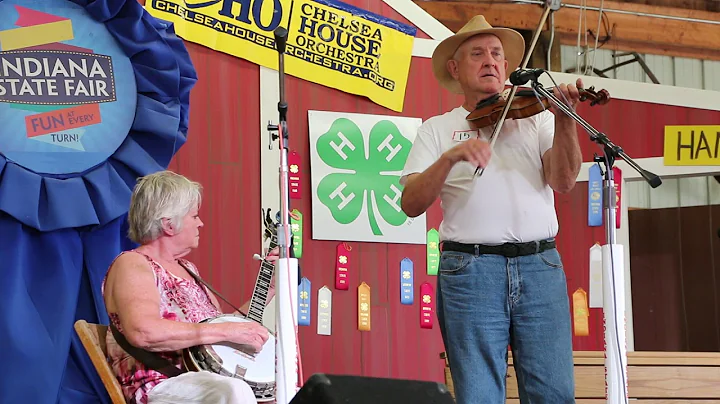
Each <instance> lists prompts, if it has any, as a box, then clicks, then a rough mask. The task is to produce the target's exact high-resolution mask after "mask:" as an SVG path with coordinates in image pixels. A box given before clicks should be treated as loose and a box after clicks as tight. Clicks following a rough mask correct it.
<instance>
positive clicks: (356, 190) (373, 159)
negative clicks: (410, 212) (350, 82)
mask: <svg viewBox="0 0 720 404" xmlns="http://www.w3.org/2000/svg"><path fill="white" fill-rule="evenodd" d="M308 124H309V132H310V172H311V178H312V238H313V239H316V240H338V241H368V242H378V243H407V244H425V234H426V232H427V229H426V221H425V214H423V215H421V216H418V217H416V218H408V217H407V216H406V215H405V213H404V212H403V211H402V210H401V209H400V197H401V194H402V189H403V187H402V186H401V185H400V182H399V181H400V174H401V173H402V170H403V168H404V166H405V160H406V159H407V156H408V154H409V153H410V148H411V147H412V142H413V141H414V140H415V135H416V133H417V129H418V128H419V127H420V125H421V124H422V120H421V119H420V118H403V117H395V116H383V115H364V114H353V113H345V112H324V111H308Z"/></svg>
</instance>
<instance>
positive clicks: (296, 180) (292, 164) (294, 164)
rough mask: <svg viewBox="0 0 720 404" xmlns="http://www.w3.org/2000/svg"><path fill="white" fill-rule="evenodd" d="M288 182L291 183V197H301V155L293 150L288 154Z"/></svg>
mask: <svg viewBox="0 0 720 404" xmlns="http://www.w3.org/2000/svg"><path fill="white" fill-rule="evenodd" d="M288 170H289V171H290V173H289V174H288V183H289V184H290V199H300V197H301V196H302V187H301V178H302V172H301V171H302V170H300V155H299V154H298V153H297V152H296V151H293V152H291V153H290V155H289V156H288Z"/></svg>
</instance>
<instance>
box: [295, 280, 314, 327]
mask: <svg viewBox="0 0 720 404" xmlns="http://www.w3.org/2000/svg"><path fill="white" fill-rule="evenodd" d="M310 286H311V285H310V280H309V279H308V278H306V277H303V278H302V280H301V281H300V286H299V287H298V325H310V289H311V288H310Z"/></svg>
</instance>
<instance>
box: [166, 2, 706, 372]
mask: <svg viewBox="0 0 720 404" xmlns="http://www.w3.org/2000/svg"><path fill="white" fill-rule="evenodd" d="M349 3H351V4H353V5H356V6H358V7H361V8H364V9H366V10H370V11H373V12H376V13H379V14H382V15H385V16H388V17H390V18H394V19H397V20H400V21H403V22H407V21H406V20H405V19H404V18H402V17H401V16H400V15H399V14H397V13H396V12H395V11H394V10H392V9H391V8H390V7H389V6H387V5H385V4H384V3H383V2H381V1H378V0H365V1H361V0H354V1H349ZM418 37H423V38H427V35H425V34H424V33H422V32H418ZM186 44H187V47H188V49H189V51H190V54H191V57H192V60H193V63H194V64H195V68H196V69H197V73H198V82H197V84H196V86H195V88H194V90H193V92H192V96H191V105H190V131H189V135H188V141H187V143H186V144H185V145H184V146H183V147H182V148H181V149H180V151H179V152H178V154H177V155H176V157H175V158H174V159H173V161H172V163H171V165H170V167H169V168H170V169H171V170H175V171H178V172H180V173H182V174H184V175H186V176H188V177H190V178H191V179H194V180H196V181H199V182H201V183H202V185H203V186H204V189H205V193H204V202H203V207H202V210H201V217H202V219H203V220H204V222H205V229H204V230H203V232H202V236H201V238H202V240H201V243H200V248H198V249H197V250H196V251H194V252H193V253H192V255H191V256H190V258H191V259H192V260H194V261H195V262H196V263H197V264H198V266H199V268H200V271H201V272H202V274H203V275H204V276H205V277H206V278H208V279H209V281H210V282H212V284H214V285H216V286H217V288H218V289H219V290H220V292H221V293H223V294H224V295H225V296H226V297H228V298H229V299H230V300H231V301H233V302H235V304H241V303H243V302H245V301H246V300H247V299H248V298H249V296H250V294H251V292H252V289H253V286H254V283H255V280H256V276H257V270H258V262H257V261H254V260H253V259H252V256H253V254H255V253H259V252H260V249H261V239H260V236H261V234H262V229H261V228H260V225H259V220H258V215H260V211H261V206H260V186H261V179H260V178H261V173H260V154H259V150H260V147H261V142H262V145H263V146H265V145H266V142H267V140H266V139H267V133H266V131H265V128H261V127H260V123H259V121H260V111H259V102H258V100H259V97H260V91H261V90H262V89H261V88H260V83H259V67H258V66H257V65H254V64H252V63H249V62H247V61H245V60H241V59H238V58H235V57H232V56H229V55H225V54H222V53H219V52H215V51H212V50H210V49H208V48H205V47H202V46H199V45H196V44H192V43H187V42H186ZM286 91H287V93H286V96H287V101H288V104H289V113H288V121H289V125H290V131H291V132H290V134H291V138H290V148H291V150H296V151H298V152H299V153H300V155H301V157H302V159H303V169H304V170H305V172H306V173H308V176H306V178H305V179H306V183H305V184H306V185H305V186H304V189H303V192H304V194H303V195H302V199H300V200H292V208H297V209H299V210H300V211H301V212H302V213H303V215H304V217H303V219H304V221H305V223H306V227H305V231H304V239H303V256H302V258H301V259H300V260H299V262H300V265H301V268H302V272H303V276H306V277H308V278H309V279H310V281H311V282H312V307H311V312H312V322H311V325H310V326H308V327H299V328H300V331H299V332H300V347H301V353H302V361H303V371H304V376H305V378H307V377H309V376H310V375H312V374H313V373H317V372H325V373H342V374H354V375H365V376H376V377H393V378H407V379H418V380H433V381H444V380H443V362H442V360H440V359H439V357H438V354H439V353H440V352H441V351H443V350H444V348H443V346H442V341H441V338H440V333H439V328H438V327H437V322H436V321H437V319H434V320H435V324H434V328H433V329H431V330H424V329H421V328H420V327H419V307H418V304H417V293H419V285H420V284H421V283H423V282H425V281H428V282H430V283H431V284H432V285H433V287H435V277H432V276H428V275H426V274H425V270H424V269H425V266H426V262H425V254H426V253H425V247H424V246H417V245H401V244H378V243H357V242H352V243H349V244H350V245H351V247H352V257H353V261H352V263H351V267H350V284H351V288H350V290H348V291H339V290H335V288H334V287H333V285H334V262H335V251H336V246H337V243H338V242H331V241H318V240H312V238H311V237H312V235H311V231H310V219H311V218H310V214H311V198H310V193H309V192H310V188H311V187H310V186H309V171H310V156H309V142H308V126H307V125H308V123H307V111H308V110H325V111H339V112H354V113H368V114H385V115H403V116H411V117H420V118H422V119H423V120H424V119H427V118H429V117H431V116H433V115H436V114H439V113H443V112H445V111H447V110H449V109H451V108H454V107H455V106H457V105H459V103H460V99H459V98H458V97H457V96H454V95H451V94H449V93H448V92H447V91H444V90H441V89H440V88H439V86H438V85H437V84H436V82H435V80H434V78H433V75H432V71H431V66H430V59H426V58H417V57H414V58H413V60H412V64H411V67H410V74H409V82H408V86H407V92H406V97H405V109H404V111H403V113H402V114H398V113H395V112H393V111H390V110H387V109H385V108H383V107H381V106H378V105H376V104H374V103H372V102H370V101H369V100H367V99H366V98H363V97H358V96H354V95H350V94H347V93H343V92H341V91H337V90H334V89H330V88H327V87H323V86H320V85H317V84H313V83H310V82H306V81H303V80H299V79H296V78H294V77H287V89H286ZM579 112H580V114H581V115H582V116H583V117H585V119H586V120H588V121H589V122H590V123H591V124H592V125H594V126H595V127H596V128H598V129H600V130H603V131H605V132H606V133H607V134H608V135H609V136H610V137H611V138H612V139H613V140H615V141H616V142H617V143H618V144H621V145H622V146H623V147H624V148H625V150H626V152H628V153H629V154H630V155H631V156H633V157H634V158H640V157H654V156H661V155H662V143H663V135H662V134H663V127H664V125H670V124H712V123H717V122H718V120H720V116H719V115H720V112H717V111H701V110H696V109H691V108H682V107H670V106H661V105H655V104H646V103H640V102H634V101H625V100H613V101H612V102H611V103H610V104H609V105H607V106H603V107H593V108H590V107H589V106H587V105H583V106H581V107H580V108H579ZM580 136H581V140H582V141H581V146H582V148H583V157H584V161H591V160H592V156H593V153H594V152H599V151H600V149H599V148H598V147H597V146H596V145H594V144H591V143H590V141H589V140H588V139H587V135H586V134H585V132H584V131H582V130H581V131H580ZM557 211H558V215H559V221H560V228H561V230H560V234H559V236H558V242H559V250H560V253H561V254H562V256H563V259H564V263H565V267H566V272H567V279H568V291H569V293H572V292H573V291H574V290H575V289H576V288H578V287H583V288H584V289H585V290H586V291H587V290H588V259H589V258H588V249H589V247H590V246H591V245H592V244H593V243H595V242H596V241H597V242H600V243H601V244H602V243H603V240H604V231H603V228H602V227H598V228H590V227H588V226H587V225H586V223H587V213H586V212H587V183H579V184H578V185H577V186H576V188H575V189H574V190H573V191H572V192H570V193H569V194H567V195H558V196H557ZM427 220H428V228H430V227H434V228H437V227H438V225H439V223H440V220H441V211H440V209H439V203H436V204H435V205H433V206H432V208H431V209H430V210H429V211H428V214H427ZM405 257H408V258H410V259H412V260H413V262H414V265H415V286H416V287H415V289H416V303H415V304H414V305H412V306H406V305H401V304H400V298H399V277H398V276H397V275H398V271H399V265H400V261H401V260H402V259H403V258H405ZM363 281H364V282H366V283H367V284H368V285H370V287H371V298H372V311H371V319H372V330H371V331H370V332H360V331H358V330H357V286H358V285H359V284H360V283H361V282H363ZM323 285H327V286H328V287H329V288H330V289H331V290H332V291H333V315H332V335H331V336H320V335H317V333H316V329H317V322H316V320H317V319H316V317H317V290H318V289H319V288H320V287H322V286H323ZM228 309H229V307H228ZM602 332H603V327H602V312H601V310H600V309H591V313H590V336H588V337H575V338H574V344H575V349H576V350H602V349H603V334H602Z"/></svg>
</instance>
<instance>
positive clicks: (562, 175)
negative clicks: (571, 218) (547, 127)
mask: <svg viewBox="0 0 720 404" xmlns="http://www.w3.org/2000/svg"><path fill="white" fill-rule="evenodd" d="M550 158H551V170H550V173H551V177H552V178H548V183H549V184H550V186H551V187H552V188H553V189H554V190H555V191H557V192H560V193H565V192H569V191H570V190H572V189H573V187H574V186H575V181H576V180H577V176H578V173H579V172H580V167H581V166H582V154H581V152H580V142H579V141H578V135H577V125H576V123H575V121H574V120H572V119H570V118H568V119H559V120H556V126H555V137H554V140H553V146H552V152H551V155H550Z"/></svg>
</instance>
